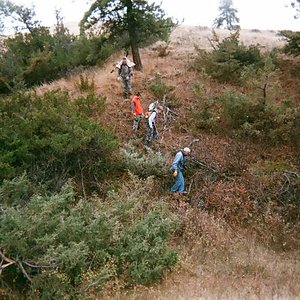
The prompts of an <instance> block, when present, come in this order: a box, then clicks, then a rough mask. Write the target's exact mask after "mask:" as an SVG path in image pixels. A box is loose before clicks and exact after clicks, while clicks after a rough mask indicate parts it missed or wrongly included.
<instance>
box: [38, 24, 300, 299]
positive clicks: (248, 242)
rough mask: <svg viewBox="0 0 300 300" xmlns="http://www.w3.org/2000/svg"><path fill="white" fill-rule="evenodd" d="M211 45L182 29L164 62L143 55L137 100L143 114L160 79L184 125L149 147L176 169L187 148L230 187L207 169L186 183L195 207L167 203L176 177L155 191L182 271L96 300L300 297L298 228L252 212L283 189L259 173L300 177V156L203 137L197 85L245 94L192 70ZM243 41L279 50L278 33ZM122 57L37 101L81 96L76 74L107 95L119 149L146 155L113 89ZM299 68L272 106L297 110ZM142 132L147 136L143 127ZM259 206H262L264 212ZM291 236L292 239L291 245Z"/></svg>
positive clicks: (154, 51) (285, 78)
mask: <svg viewBox="0 0 300 300" xmlns="http://www.w3.org/2000/svg"><path fill="white" fill-rule="evenodd" d="M216 32H217V34H218V36H219V37H220V38H223V37H225V36H227V35H228V34H229V32H228V31H226V30H216ZM209 38H211V30H210V29H208V28H203V27H200V26H198V27H189V26H180V27H178V28H176V29H175V30H174V32H173V33H172V35H171V37H170V42H169V45H168V47H167V52H168V54H167V55H166V56H163V57H159V55H158V53H159V51H160V49H161V48H160V47H162V46H164V44H163V43H157V44H155V45H152V46H150V47H147V48H145V49H142V50H141V57H142V62H143V66H144V69H143V72H134V76H133V90H134V91H135V92H137V91H140V92H141V98H142V101H143V102H142V104H143V107H144V108H146V107H147V106H148V104H149V103H150V102H152V101H153V100H154V97H153V94H151V92H150V91H149V85H150V84H151V83H153V82H155V79H156V78H157V76H159V78H161V80H163V82H164V83H165V84H166V85H167V86H168V87H170V89H171V91H170V92H169V93H168V101H169V104H170V105H171V106H172V109H173V110H174V111H175V112H176V113H177V114H178V117H177V118H176V119H175V120H173V121H172V122H171V124H170V126H169V127H168V128H167V129H165V130H164V129H163V126H162V119H161V117H160V118H159V120H158V129H159V132H160V136H159V140H158V141H157V142H156V143H155V144H154V145H153V148H154V149H155V150H158V151H161V152H162V153H163V154H164V155H166V156H167V160H168V161H171V159H172V157H173V154H174V151H175V150H177V149H179V148H181V147H183V146H188V145H190V147H191V148H192V153H193V156H194V157H196V158H197V159H198V160H200V161H204V162H205V163H206V164H207V165H208V166H210V167H211V168H213V169H214V170H218V172H219V174H226V176H229V177H230V178H231V180H225V179H224V178H223V179H224V180H223V179H220V178H215V177H214V176H213V175H211V174H210V173H209V171H208V170H204V171H203V170H194V172H193V173H191V176H190V177H189V176H187V177H186V181H187V186H188V187H189V188H190V194H189V199H188V200H189V203H187V202H186V201H185V200H184V199H183V200H182V199H178V198H176V197H174V196H173V195H170V194H169V191H168V189H169V184H170V182H171V180H172V178H171V176H170V178H167V179H165V181H164V182H159V183H157V191H156V193H158V194H161V195H162V196H163V197H166V199H168V200H167V202H168V204H169V206H170V208H171V209H172V211H173V212H174V213H175V214H177V215H178V216H179V218H180V219H181V220H182V221H183V225H182V227H183V228H182V234H181V236H179V237H178V238H177V239H176V240H174V241H172V243H174V245H176V247H178V249H180V253H181V254H180V263H179V264H178V267H177V268H176V269H175V270H174V271H173V272H171V273H170V274H167V275H166V277H165V278H164V280H163V282H162V283H158V284H156V285H154V286H151V287H138V288H136V289H135V290H133V291H131V290H129V291H128V292H126V293H125V292H124V291H123V290H118V289H117V288H116V287H114V288H111V289H110V288H109V287H108V288H107V290H105V291H104V293H102V294H97V295H95V299H104V298H107V299H299V297H300V261H299V257H300V256H299V254H300V253H299V239H298V238H299V235H298V236H297V234H295V231H297V228H296V229H295V228H293V230H292V229H291V230H290V231H289V229H290V228H289V229H288V228H286V227H284V225H283V224H282V223H281V219H280V213H279V212H278V214H275V213H274V214H271V213H270V214H269V215H268V213H266V215H265V216H264V224H261V223H260V222H259V221H260V220H255V219H254V217H252V214H253V215H254V214H255V213H254V212H255V211H256V210H259V208H257V207H254V206H255V205H254V204H253V203H254V201H252V200H253V198H255V197H257V198H261V199H264V200H265V201H267V200H266V199H269V198H272V196H273V195H271V193H270V194H269V192H268V190H267V189H266V188H267V187H270V186H271V185H272V184H274V185H275V184H276V182H278V180H279V179H278V178H277V177H276V178H275V175H274V178H275V179H274V178H272V180H274V181H272V182H268V179H267V175H268V174H271V173H272V172H271V171H270V172H269V173H268V174H267V172H266V173H264V176H262V177H255V175H256V174H258V173H259V172H264V169H263V168H264V166H265V165H266V164H268V163H269V162H272V163H273V165H280V164H287V165H289V166H291V168H293V169H292V170H298V169H299V161H298V160H297V153H296V151H295V149H294V148H293V147H291V146H290V145H288V144H287V145H284V146H280V145H278V146H277V145H274V146H267V145H263V144H260V143H255V142H253V141H252V140H242V139H237V138H235V136H234V135H232V136H230V135H225V134H222V133H220V134H214V133H211V132H209V131H205V130H198V129H197V126H196V125H195V120H194V119H193V113H194V111H195V110H196V109H197V107H198V105H199V101H200V100H199V99H197V97H196V96H195V92H194V91H195V84H200V86H201V88H202V93H203V94H204V96H203V98H205V99H215V98H216V97H218V96H219V95H220V94H222V93H224V92H226V91H232V90H237V89H240V91H244V90H243V88H237V87H234V86H231V85H229V84H220V83H218V82H217V81H215V80H212V79H211V78H209V77H208V76H207V77H205V76H202V77H201V76H199V74H197V73H196V72H195V71H193V70H192V69H191V68H190V67H189V66H190V65H191V63H192V59H193V57H194V56H195V45H197V46H198V47H199V48H201V49H206V50H210V43H209V40H208V39H209ZM240 40H241V42H243V43H244V44H245V45H250V44H260V46H261V49H262V51H264V50H271V49H273V48H275V47H281V46H282V45H283V41H282V40H280V37H279V36H278V35H277V33H276V32H273V31H258V30H242V31H241V33H240ZM120 57H122V53H119V54H116V55H114V57H111V58H110V59H109V60H107V61H106V63H105V65H104V66H103V67H95V68H92V69H89V70H84V71H82V72H80V73H74V74H70V75H69V76H68V77H66V78H63V79H60V80H57V81H54V82H53V83H51V84H46V85H42V86H40V87H38V88H37V92H38V93H44V92H46V91H48V90H52V89H57V88H61V89H64V90H67V91H69V93H70V95H71V96H74V97H75V96H76V95H78V94H79V91H78V89H77V88H76V83H78V82H79V80H80V79H79V78H80V77H79V76H80V75H83V76H84V77H86V78H88V79H89V80H93V81H94V83H95V93H96V94H99V95H104V96H106V105H107V106H106V110H105V113H104V114H103V116H102V117H101V119H100V120H99V122H101V123H105V124H108V125H109V126H111V127H112V128H113V129H114V131H115V133H116V134H117V136H118V137H119V139H120V144H121V146H124V145H126V144H127V143H128V142H129V141H130V142H132V143H133V144H134V145H136V148H137V149H138V150H140V151H143V147H144V146H143V140H142V138H141V137H140V136H135V135H134V134H133V133H132V129H131V126H132V116H131V114H130V105H129V99H124V98H123V97H122V88H121V85H120V83H119V82H118V81H117V80H116V74H115V72H111V71H112V70H113V69H114V65H115V63H116V62H117V61H119V59H120ZM287 66H289V68H288V67H287ZM294 67H295V65H294V63H293V62H292V61H289V60H286V66H285V67H283V68H282V73H281V79H282V81H281V84H280V86H281V89H280V93H278V92H274V93H273V91H270V97H272V99H273V100H275V101H278V102H280V101H283V100H282V99H286V98H288V99H292V100H294V101H296V102H297V103H299V101H300V100H299V99H300V88H299V87H300V84H299V77H298V78H295V77H293V76H292V75H291V69H292V68H294ZM245 90H246V89H245ZM246 92H247V90H246ZM142 130H143V131H144V130H145V126H144V127H143V128H142ZM142 134H143V132H142V133H141V135H142ZM272 174H273V173H272ZM277 175H278V174H277V173H276V176H277ZM264 180H265V181H264ZM276 180H277V181H276ZM268 197H269V198H268ZM256 205H258V206H259V203H258V204H257V203H256ZM268 205H269V208H268V209H269V210H272V205H273V204H272V202H270V203H268V204H267V205H266V206H268ZM295 214H297V212H295ZM298 226H299V225H298ZM266 228H269V229H270V231H269V232H268V231H267V230H266ZM298 229H299V227H298ZM285 230H286V231H285ZM287 232H289V233H290V236H288V235H286V236H285V233H287ZM298 233H299V232H298ZM274 245H275V246H274Z"/></svg>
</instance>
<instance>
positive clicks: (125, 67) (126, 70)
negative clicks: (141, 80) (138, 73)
mask: <svg viewBox="0 0 300 300" xmlns="http://www.w3.org/2000/svg"><path fill="white" fill-rule="evenodd" d="M134 65H135V64H134V63H133V62H131V61H130V60H129V59H127V57H123V59H122V60H121V61H120V62H119V63H118V64H117V65H116V68H117V69H118V80H122V83H123V87H124V96H125V97H127V96H128V95H131V77H132V67H133V66H134Z"/></svg>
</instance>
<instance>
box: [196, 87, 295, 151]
mask: <svg viewBox="0 0 300 300" xmlns="http://www.w3.org/2000/svg"><path fill="white" fill-rule="evenodd" d="M195 120H196V124H197V126H198V127H199V128H202V129H206V130H211V131H214V132H222V133H223V134H230V132H234V134H235V136H238V137H240V138H250V139H252V140H255V141H259V142H266V143H270V144H280V143H281V144H282V143H292V144H294V145H295V146H296V145H297V144H299V142H298V140H297V138H296V139H295V137H296V136H297V137H298V136H299V129H300V127H299V124H297V122H298V123H299V110H298V109H297V107H296V106H294V107H293V105H292V104H291V103H290V102H289V101H286V102H283V103H282V104H277V103H275V102H274V101H269V102H267V103H265V102H264V101H262V100H261V99H260V98H258V99H257V98H255V99H253V98H251V97H250V96H249V95H245V94H241V93H234V92H230V93H224V94H221V95H220V96H219V97H217V98H216V99H210V100H207V101H205V102H204V103H202V105H201V107H200V109H199V110H198V111H197V113H195Z"/></svg>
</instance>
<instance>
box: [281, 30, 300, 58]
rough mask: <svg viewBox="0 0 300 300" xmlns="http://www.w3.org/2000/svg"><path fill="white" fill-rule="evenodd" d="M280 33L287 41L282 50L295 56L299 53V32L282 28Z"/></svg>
mask: <svg viewBox="0 0 300 300" xmlns="http://www.w3.org/2000/svg"><path fill="white" fill-rule="evenodd" d="M280 35H281V36H282V37H283V38H284V39H285V41H286V42H287V44H286V45H284V47H283V49H282V50H283V52H284V53H287V54H293V55H295V56H298V55H300V32H299V31H296V32H294V31H291V30H282V31H280Z"/></svg>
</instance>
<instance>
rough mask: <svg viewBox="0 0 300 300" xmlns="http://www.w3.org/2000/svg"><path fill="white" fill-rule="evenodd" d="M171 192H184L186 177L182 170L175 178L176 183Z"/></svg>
mask: <svg viewBox="0 0 300 300" xmlns="http://www.w3.org/2000/svg"><path fill="white" fill-rule="evenodd" d="M171 192H180V193H182V192H184V177H183V174H182V171H180V170H178V173H177V176H176V177H175V183H174V185H173V186H172V187H171Z"/></svg>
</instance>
